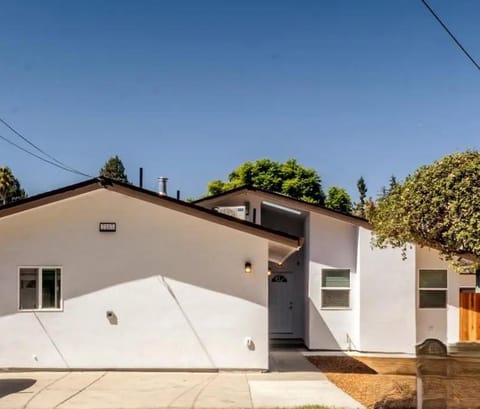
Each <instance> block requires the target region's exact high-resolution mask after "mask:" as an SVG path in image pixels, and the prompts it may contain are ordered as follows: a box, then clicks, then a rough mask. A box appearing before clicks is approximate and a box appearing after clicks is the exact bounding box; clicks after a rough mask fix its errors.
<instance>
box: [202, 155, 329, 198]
mask: <svg viewBox="0 0 480 409" xmlns="http://www.w3.org/2000/svg"><path fill="white" fill-rule="evenodd" d="M240 186H251V187H256V188H259V189H264V190H268V191H271V192H276V193H282V194H284V195H287V196H291V197H293V198H295V199H300V200H305V201H308V202H311V203H317V204H323V202H324V200H325V193H324V192H323V190H322V184H321V179H320V176H319V175H318V173H317V171H316V170H315V169H311V168H305V167H303V166H301V165H300V164H299V163H298V162H297V161H296V160H295V159H289V160H287V161H285V162H283V163H282V162H275V161H272V160H270V159H259V160H257V161H255V162H245V163H243V164H242V165H240V166H239V167H238V168H236V169H235V170H233V171H232V172H231V173H230V174H229V175H228V181H226V182H224V181H222V180H214V181H212V182H210V183H209V184H208V187H207V195H215V194H219V193H222V192H226V191H228V190H231V189H234V188H236V187H240Z"/></svg>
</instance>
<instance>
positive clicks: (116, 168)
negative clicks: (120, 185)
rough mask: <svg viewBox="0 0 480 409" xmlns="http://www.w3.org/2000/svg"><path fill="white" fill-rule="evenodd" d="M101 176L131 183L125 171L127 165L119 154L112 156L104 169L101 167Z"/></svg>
mask: <svg viewBox="0 0 480 409" xmlns="http://www.w3.org/2000/svg"><path fill="white" fill-rule="evenodd" d="M100 176H103V177H106V178H109V179H113V180H117V181H119V182H124V183H129V182H128V178H127V174H126V173H125V166H123V162H122V160H121V159H120V158H119V157H118V156H117V155H115V156H112V157H111V158H110V159H109V160H107V162H105V165H104V166H103V168H102V169H100Z"/></svg>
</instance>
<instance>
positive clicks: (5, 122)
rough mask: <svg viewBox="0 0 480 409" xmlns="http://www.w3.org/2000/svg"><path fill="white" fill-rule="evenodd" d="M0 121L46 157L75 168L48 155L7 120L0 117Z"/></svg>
mask: <svg viewBox="0 0 480 409" xmlns="http://www.w3.org/2000/svg"><path fill="white" fill-rule="evenodd" d="M0 122H1V123H2V124H4V125H5V126H6V127H7V128H8V129H10V130H11V131H12V132H13V133H14V134H15V135H17V136H18V137H19V138H21V139H23V140H24V141H25V142H26V143H28V144H29V145H30V146H32V147H33V148H35V149H36V150H37V151H38V152H40V153H41V154H42V155H45V156H46V157H47V158H49V159H51V160H53V161H54V162H56V163H58V164H59V165H61V166H64V167H66V168H70V169H72V170H75V169H73V168H72V167H70V166H68V165H66V164H65V163H63V162H60V161H59V160H57V159H56V158H55V157H53V156H52V155H49V154H48V153H47V152H45V151H44V150H43V149H41V148H40V147H39V146H37V145H35V144H34V143H33V142H32V141H30V140H29V139H28V138H27V137H26V136H23V135H22V134H21V133H20V132H19V131H17V130H16V129H15V128H14V127H13V126H12V125H10V124H9V123H8V122H7V121H5V120H4V119H3V118H1V117H0Z"/></svg>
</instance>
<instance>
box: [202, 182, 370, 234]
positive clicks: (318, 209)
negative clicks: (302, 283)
mask: <svg viewBox="0 0 480 409" xmlns="http://www.w3.org/2000/svg"><path fill="white" fill-rule="evenodd" d="M250 192H251V193H254V194H255V195H257V196H259V197H260V198H263V199H265V200H271V201H275V202H276V203H279V204H282V205H284V206H289V207H292V208H294V209H298V210H303V211H307V212H313V213H318V214H322V215H324V216H328V217H332V218H334V219H337V220H341V221H344V222H347V223H351V224H355V225H357V226H362V227H365V228H367V229H371V228H372V225H371V224H370V223H369V222H368V220H366V219H364V218H363V217H359V216H355V215H353V214H349V213H343V212H339V211H337V210H332V209H328V208H326V207H325V206H321V205H318V204H314V203H309V202H305V201H303V200H299V199H295V198H293V197H290V196H286V195H283V194H280V193H276V192H271V191H269V190H264V189H260V188H257V187H252V186H240V187H237V188H235V189H231V190H229V191H227V192H223V193H219V194H217V195H212V196H207V197H204V198H202V199H199V200H196V201H194V202H193V203H195V204H199V205H202V206H205V205H212V204H215V203H216V202H218V201H221V199H227V198H229V197H234V196H237V195H239V194H242V193H245V194H246V193H250Z"/></svg>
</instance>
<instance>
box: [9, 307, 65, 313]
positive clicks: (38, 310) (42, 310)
mask: <svg viewBox="0 0 480 409" xmlns="http://www.w3.org/2000/svg"><path fill="white" fill-rule="evenodd" d="M17 311H18V312H63V308H41V309H39V308H36V309H35V308H32V309H21V310H20V309H18V310H17Z"/></svg>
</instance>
